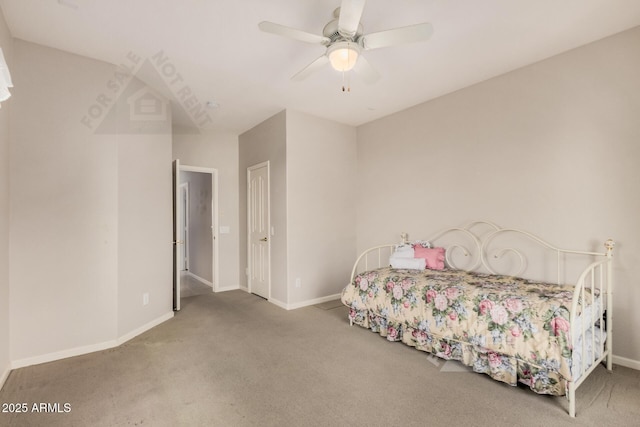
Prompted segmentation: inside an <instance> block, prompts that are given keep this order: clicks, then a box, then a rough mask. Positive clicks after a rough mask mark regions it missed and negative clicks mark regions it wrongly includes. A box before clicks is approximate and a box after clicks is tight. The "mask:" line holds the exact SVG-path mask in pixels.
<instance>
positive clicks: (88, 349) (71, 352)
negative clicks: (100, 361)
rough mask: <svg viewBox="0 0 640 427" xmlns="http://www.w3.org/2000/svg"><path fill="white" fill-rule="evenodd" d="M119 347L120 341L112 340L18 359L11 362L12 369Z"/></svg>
mask: <svg viewBox="0 0 640 427" xmlns="http://www.w3.org/2000/svg"><path fill="white" fill-rule="evenodd" d="M117 345H118V341H117V340H112V341H105V342H101V343H98V344H92V345H86V346H82V347H75V348H70V349H68V350H62V351H56V352H54V353H47V354H43V355H40V356H35V357H27V358H25V359H18V360H14V361H12V362H11V369H18V368H24V367H26V366H31V365H39V364H41V363H47V362H53V361H55V360H61V359H66V358H68V357H74V356H81V355H83V354H88V353H93V352H96V351H102V350H107V349H109V348H113V347H116V346H117Z"/></svg>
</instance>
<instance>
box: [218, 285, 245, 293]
mask: <svg viewBox="0 0 640 427" xmlns="http://www.w3.org/2000/svg"><path fill="white" fill-rule="evenodd" d="M238 289H240V286H238V285H235V286H224V287H220V288H218V289H216V290H215V292H227V291H237V290H238ZM245 291H246V289H245Z"/></svg>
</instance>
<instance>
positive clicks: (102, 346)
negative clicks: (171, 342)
mask: <svg viewBox="0 0 640 427" xmlns="http://www.w3.org/2000/svg"><path fill="white" fill-rule="evenodd" d="M172 317H173V311H172V312H170V313H167V314H164V315H163V316H160V317H158V318H157V319H154V320H152V321H151V322H149V323H147V324H145V325H143V326H141V327H139V328H137V329H135V330H134V331H131V332H129V333H127V334H125V335H123V336H121V337H119V338H117V339H115V340H110V341H105V342H101V343H98V344H91V345H86V346H82V347H76V348H70V349H68V350H62V351H56V352H54V353H48V354H43V355H40V356H35V357H27V358H25V359H19V360H14V361H12V362H11V369H18V368H24V367H26V366H31V365H38V364H40V363H47V362H53V361H55V360H61V359H66V358H68V357H74V356H81V355H83V354H88V353H94V352H96V351H102V350H107V349H110V348H114V347H118V346H119V345H121V344H123V343H125V342H127V341H129V340H130V339H131V338H134V337H136V336H138V335H140V334H141V333H143V332H146V331H148V330H149V329H151V328H153V327H154V326H157V325H159V324H160V323H162V322H165V321H167V320H169V319H171V318H172ZM7 375H8V374H7Z"/></svg>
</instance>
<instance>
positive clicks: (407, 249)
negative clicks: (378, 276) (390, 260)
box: [391, 245, 414, 258]
mask: <svg viewBox="0 0 640 427" xmlns="http://www.w3.org/2000/svg"><path fill="white" fill-rule="evenodd" d="M391 256H392V257H394V258H413V256H414V250H413V246H411V245H398V246H396V249H395V251H394V252H393V254H391Z"/></svg>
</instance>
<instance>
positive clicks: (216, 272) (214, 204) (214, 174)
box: [179, 164, 220, 292]
mask: <svg viewBox="0 0 640 427" xmlns="http://www.w3.org/2000/svg"><path fill="white" fill-rule="evenodd" d="M179 171H180V172H200V173H207V174H210V175H211V193H212V194H211V224H212V225H211V246H212V248H211V249H212V250H211V253H212V256H213V260H212V261H213V262H212V263H211V268H212V269H213V275H212V277H213V292H218V290H219V289H220V265H219V255H218V249H219V245H218V241H219V235H218V231H219V230H218V229H219V227H218V222H219V213H218V206H219V203H218V199H219V195H218V193H219V189H218V170H217V169H215V168H206V167H201V166H189V165H183V164H180V165H179Z"/></svg>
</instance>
